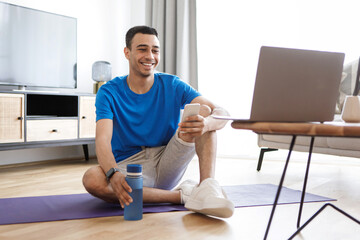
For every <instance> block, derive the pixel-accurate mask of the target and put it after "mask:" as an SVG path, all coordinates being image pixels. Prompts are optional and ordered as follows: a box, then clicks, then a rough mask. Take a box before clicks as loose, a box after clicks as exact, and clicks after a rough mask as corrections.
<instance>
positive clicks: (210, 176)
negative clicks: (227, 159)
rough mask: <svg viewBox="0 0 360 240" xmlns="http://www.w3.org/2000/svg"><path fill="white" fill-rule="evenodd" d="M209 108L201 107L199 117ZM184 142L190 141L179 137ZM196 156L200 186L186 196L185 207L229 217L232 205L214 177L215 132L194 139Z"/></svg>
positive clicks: (207, 111) (208, 111) (205, 113)
mask: <svg viewBox="0 0 360 240" xmlns="http://www.w3.org/2000/svg"><path fill="white" fill-rule="evenodd" d="M210 114H211V111H210V108H208V107H207V106H201V110H200V115H202V116H203V117H207V116H209V115H210ZM180 138H182V140H184V141H191V139H187V138H186V135H185V137H184V136H182V135H180ZM194 142H195V150H196V154H197V155H198V158H199V169H200V184H199V185H197V186H194V188H193V190H192V191H191V192H190V195H189V196H186V197H185V199H186V201H185V207H186V208H187V209H189V210H192V211H195V212H199V213H203V214H205V215H212V216H216V217H224V218H227V217H231V216H232V215H233V213H234V204H233V203H232V202H231V201H230V200H228V199H227V197H226V194H225V193H224V191H223V190H222V188H221V187H220V185H219V183H218V182H217V181H216V180H215V179H214V177H215V163H216V148H217V136H216V132H215V131H210V132H206V133H205V134H203V135H202V136H200V137H197V138H195V139H194Z"/></svg>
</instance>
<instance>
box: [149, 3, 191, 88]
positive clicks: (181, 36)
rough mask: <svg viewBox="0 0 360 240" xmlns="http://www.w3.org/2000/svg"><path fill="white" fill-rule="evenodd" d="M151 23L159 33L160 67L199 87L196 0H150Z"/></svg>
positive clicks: (161, 70)
mask: <svg viewBox="0 0 360 240" xmlns="http://www.w3.org/2000/svg"><path fill="white" fill-rule="evenodd" d="M147 2H148V6H147V9H148V10H147V11H148V17H147V21H148V23H147V24H148V25H149V26H151V27H154V28H155V29H156V30H157V31H158V33H159V40H160V47H161V49H160V51H161V60H160V64H159V66H158V69H157V70H158V71H160V72H166V73H170V74H174V75H177V76H179V77H180V78H181V79H182V80H183V81H185V82H188V83H189V84H190V85H191V86H192V87H194V88H195V89H197V88H198V71H197V40H196V0H150V1H147Z"/></svg>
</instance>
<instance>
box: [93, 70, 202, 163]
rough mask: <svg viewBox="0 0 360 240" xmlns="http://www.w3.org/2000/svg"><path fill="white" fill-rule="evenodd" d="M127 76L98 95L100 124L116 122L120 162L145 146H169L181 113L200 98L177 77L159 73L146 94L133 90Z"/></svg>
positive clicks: (114, 139)
mask: <svg viewBox="0 0 360 240" xmlns="http://www.w3.org/2000/svg"><path fill="white" fill-rule="evenodd" d="M126 78H127V76H122V77H116V78H114V79H113V80H111V81H109V82H108V83H106V84H105V85H103V86H102V87H101V88H100V89H99V92H98V93H97V95H96V103H95V106H96V121H98V120H100V119H112V120H113V135H112V139H111V146H112V151H113V154H114V157H115V160H116V162H119V161H121V160H124V159H126V158H128V157H130V156H132V155H134V154H136V153H138V152H140V151H141V149H142V148H141V147H142V146H145V147H157V146H164V145H166V144H167V143H168V142H169V141H170V139H171V137H172V136H173V135H174V134H175V132H176V129H177V127H178V123H179V120H180V110H181V109H183V108H184V106H185V104H188V103H190V102H191V101H192V100H193V99H194V98H196V97H198V96H200V93H199V92H197V91H196V90H195V89H194V88H192V87H191V86H190V85H188V84H187V83H185V82H183V81H181V80H180V79H179V78H178V77H177V76H173V75H169V74H165V73H156V74H155V77H154V84H153V86H152V87H151V89H150V90H149V91H148V92H147V93H145V94H136V93H134V92H133V91H131V90H130V89H129V87H128V85H127V82H126Z"/></svg>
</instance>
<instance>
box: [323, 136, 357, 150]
mask: <svg viewBox="0 0 360 240" xmlns="http://www.w3.org/2000/svg"><path fill="white" fill-rule="evenodd" d="M327 142H328V144H329V147H330V148H334V149H341V150H357V151H359V150H360V139H359V138H341V137H329V138H328V140H327Z"/></svg>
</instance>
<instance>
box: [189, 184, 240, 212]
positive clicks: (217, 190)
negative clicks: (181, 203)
mask: <svg viewBox="0 0 360 240" xmlns="http://www.w3.org/2000/svg"><path fill="white" fill-rule="evenodd" d="M185 207H186V208H187V209H189V210H191V211H194V212H198V213H202V214H205V215H212V216H215V217H221V218H228V217H231V216H232V215H233V213H234V208H235V207H234V204H233V203H232V202H231V201H230V200H229V199H227V196H226V194H225V192H224V191H223V190H222V188H221V187H220V185H219V183H218V182H217V181H216V180H215V179H212V178H208V179H205V180H204V181H203V182H202V183H201V184H200V185H199V186H198V187H195V188H194V189H193V191H192V193H191V195H190V197H189V198H188V199H187V201H186V203H185Z"/></svg>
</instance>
